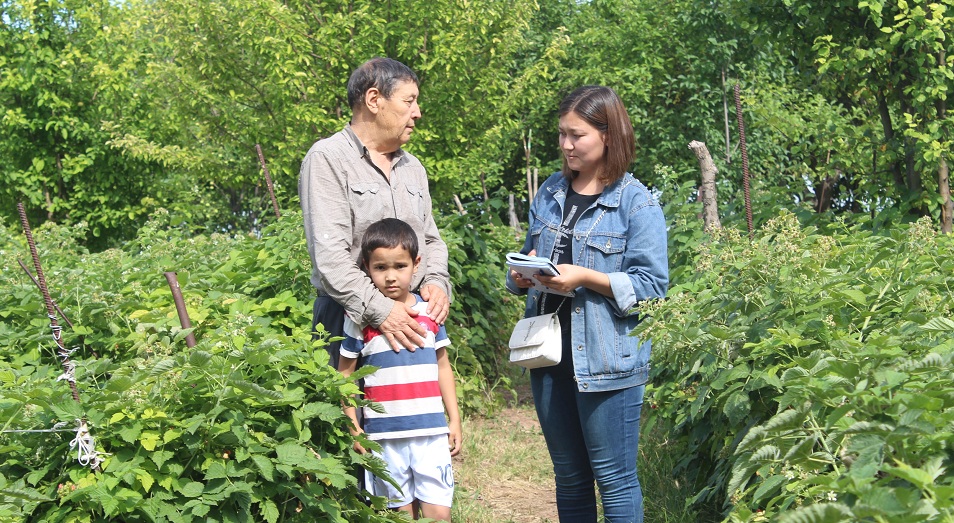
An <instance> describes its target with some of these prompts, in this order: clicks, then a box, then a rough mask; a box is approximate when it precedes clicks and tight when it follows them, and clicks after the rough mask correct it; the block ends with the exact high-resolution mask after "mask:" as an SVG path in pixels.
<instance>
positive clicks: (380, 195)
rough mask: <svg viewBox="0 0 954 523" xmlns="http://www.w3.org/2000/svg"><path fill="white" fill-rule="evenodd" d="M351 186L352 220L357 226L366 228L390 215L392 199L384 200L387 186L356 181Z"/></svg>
mask: <svg viewBox="0 0 954 523" xmlns="http://www.w3.org/2000/svg"><path fill="white" fill-rule="evenodd" d="M350 188H351V220H352V223H353V224H354V226H355V227H356V228H358V229H359V230H364V229H366V228H367V226H368V225H370V224H371V223H374V222H376V221H377V220H379V219H381V218H384V217H386V216H388V215H390V212H388V209H389V208H390V207H391V205H390V201H385V200H384V198H385V197H386V196H387V194H386V193H385V191H386V187H384V186H382V185H381V184H378V183H355V184H351V186H350ZM388 200H390V198H388Z"/></svg>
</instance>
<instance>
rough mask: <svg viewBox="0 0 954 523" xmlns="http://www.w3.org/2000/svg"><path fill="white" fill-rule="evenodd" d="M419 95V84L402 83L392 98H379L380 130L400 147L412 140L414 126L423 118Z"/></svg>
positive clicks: (394, 91) (392, 93)
mask: <svg viewBox="0 0 954 523" xmlns="http://www.w3.org/2000/svg"><path fill="white" fill-rule="evenodd" d="M418 94H419V91H418V88H417V84H415V83H414V82H401V83H399V84H398V85H397V87H395V89H394V90H393V91H392V92H391V98H384V97H380V96H379V97H378V113H377V122H378V126H379V129H381V133H382V135H384V136H385V137H386V138H387V139H389V140H395V141H396V143H397V146H398V147H400V146H402V145H404V144H406V143H407V142H408V140H410V139H411V132H413V131H414V124H415V122H417V119H418V118H420V117H421V107H420V106H419V105H418V104H417V97H418Z"/></svg>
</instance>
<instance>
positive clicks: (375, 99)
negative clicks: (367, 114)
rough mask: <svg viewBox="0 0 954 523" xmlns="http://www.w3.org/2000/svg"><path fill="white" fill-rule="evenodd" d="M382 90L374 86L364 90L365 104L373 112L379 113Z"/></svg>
mask: <svg viewBox="0 0 954 523" xmlns="http://www.w3.org/2000/svg"><path fill="white" fill-rule="evenodd" d="M381 98H382V96H381V91H379V90H378V88H377V87H372V88H370V89H368V90H367V91H365V92H364V106H365V107H366V108H367V109H368V110H369V111H371V113H372V114H377V113H378V103H379V102H380V101H381Z"/></svg>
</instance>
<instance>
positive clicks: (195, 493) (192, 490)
mask: <svg viewBox="0 0 954 523" xmlns="http://www.w3.org/2000/svg"><path fill="white" fill-rule="evenodd" d="M204 489H205V485H203V484H202V483H199V482H198V481H190V482H188V483H186V484H185V485H183V486H181V487H179V493H180V494H182V495H183V496H185V497H187V498H197V497H199V496H201V495H202V491H203V490H204Z"/></svg>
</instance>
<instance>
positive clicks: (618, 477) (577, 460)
mask: <svg viewBox="0 0 954 523" xmlns="http://www.w3.org/2000/svg"><path fill="white" fill-rule="evenodd" d="M567 359H568V358H565V357H564V361H563V362H562V363H561V364H560V365H557V366H554V367H544V368H538V369H533V370H532V371H530V384H531V387H532V389H533V400H534V403H535V404H536V409H537V417H538V418H539V419H540V426H541V428H542V429H543V436H544V437H545V438H546V442H547V448H548V450H549V451H550V459H551V460H552V461H553V472H554V473H555V475H556V501H557V510H558V512H559V515H560V521H565V522H567V523H596V493H595V492H594V488H593V482H594V480H595V481H596V484H597V486H598V487H599V489H600V499H601V501H602V503H603V516H604V519H605V521H606V523H642V521H643V493H642V490H641V489H640V487H639V478H638V477H637V475H636V458H637V454H638V446H639V415H640V411H641V410H642V407H643V392H644V390H645V385H640V386H638V387H630V388H627V389H622V390H616V391H611V392H578V391H577V388H576V382H575V381H574V380H573V371H572V361H566V360H567ZM567 364H569V365H567Z"/></svg>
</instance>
